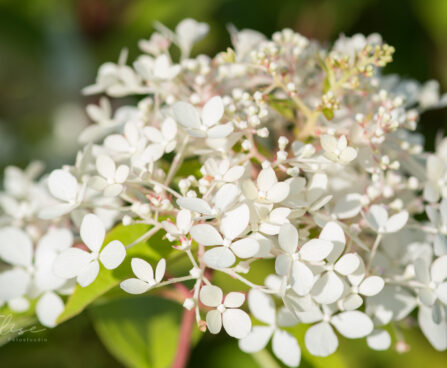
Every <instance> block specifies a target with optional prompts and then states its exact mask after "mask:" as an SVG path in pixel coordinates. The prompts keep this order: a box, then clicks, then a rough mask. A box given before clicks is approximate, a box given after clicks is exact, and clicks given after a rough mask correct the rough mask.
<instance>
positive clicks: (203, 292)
mask: <svg viewBox="0 0 447 368" xmlns="http://www.w3.org/2000/svg"><path fill="white" fill-rule="evenodd" d="M222 299H223V293H222V289H221V288H220V287H218V286H214V285H205V286H203V287H202V288H201V289H200V301H201V302H202V303H203V304H205V305H207V306H208V307H217V306H218V305H220V304H221V303H222Z"/></svg>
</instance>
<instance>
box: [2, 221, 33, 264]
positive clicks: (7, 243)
mask: <svg viewBox="0 0 447 368" xmlns="http://www.w3.org/2000/svg"><path fill="white" fill-rule="evenodd" d="M32 256H33V243H32V241H31V239H30V237H29V236H28V234H27V233H25V232H24V231H23V230H21V229H18V228H15V227H10V226H8V227H4V228H3V229H1V230H0V258H2V259H3V260H4V261H5V262H7V263H9V264H12V265H17V266H25V267H28V266H30V265H31V260H32Z"/></svg>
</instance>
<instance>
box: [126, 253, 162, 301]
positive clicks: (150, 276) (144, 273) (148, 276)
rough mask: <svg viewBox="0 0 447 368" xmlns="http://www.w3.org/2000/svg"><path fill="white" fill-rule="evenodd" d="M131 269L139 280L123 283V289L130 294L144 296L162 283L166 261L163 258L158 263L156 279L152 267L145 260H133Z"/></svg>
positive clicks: (128, 280)
mask: <svg viewBox="0 0 447 368" xmlns="http://www.w3.org/2000/svg"><path fill="white" fill-rule="evenodd" d="M131 267H132V271H133V273H134V274H135V276H136V277H137V278H131V279H127V280H124V281H123V282H121V284H120V286H121V289H123V290H124V291H125V292H126V293H129V294H143V293H145V292H146V291H148V290H149V289H151V288H153V287H154V286H155V285H157V284H159V283H160V282H161V280H162V279H163V277H164V275H165V271H166V260H165V259H164V258H162V259H160V261H158V263H157V267H156V268H155V277H154V270H153V268H152V266H151V265H150V264H149V263H148V262H146V261H145V260H144V259H141V258H132V261H131Z"/></svg>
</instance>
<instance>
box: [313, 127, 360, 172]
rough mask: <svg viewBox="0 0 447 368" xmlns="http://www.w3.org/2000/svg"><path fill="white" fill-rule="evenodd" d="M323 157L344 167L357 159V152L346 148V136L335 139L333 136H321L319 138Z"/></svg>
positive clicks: (351, 148)
mask: <svg viewBox="0 0 447 368" xmlns="http://www.w3.org/2000/svg"><path fill="white" fill-rule="evenodd" d="M320 142H321V147H323V150H324V156H325V157H327V158H328V159H329V160H331V161H334V162H338V163H340V164H342V165H346V164H348V163H350V162H351V161H353V160H354V159H355V158H356V157H357V150H356V149H355V148H353V147H350V146H348V140H347V139H346V136H344V135H342V136H341V137H340V138H338V140H337V138H335V137H334V136H333V135H329V134H323V135H322V136H321V138H320Z"/></svg>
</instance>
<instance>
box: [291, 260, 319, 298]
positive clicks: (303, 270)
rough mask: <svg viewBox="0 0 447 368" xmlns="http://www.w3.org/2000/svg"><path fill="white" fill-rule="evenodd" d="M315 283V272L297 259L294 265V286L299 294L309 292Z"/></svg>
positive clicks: (302, 294)
mask: <svg viewBox="0 0 447 368" xmlns="http://www.w3.org/2000/svg"><path fill="white" fill-rule="evenodd" d="M313 285H314V274H313V273H312V271H311V270H310V268H309V267H307V266H306V265H305V264H304V263H303V262H298V261H295V262H293V266H292V288H293V290H295V292H296V293H297V294H298V295H301V296H304V295H307V294H309V292H310V290H311V289H312V286H313Z"/></svg>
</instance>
